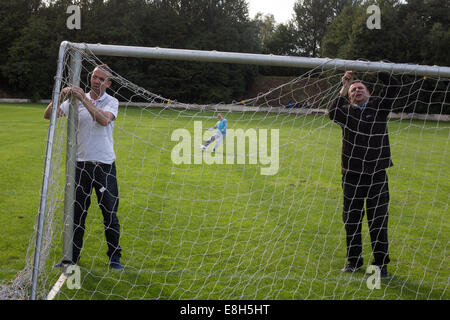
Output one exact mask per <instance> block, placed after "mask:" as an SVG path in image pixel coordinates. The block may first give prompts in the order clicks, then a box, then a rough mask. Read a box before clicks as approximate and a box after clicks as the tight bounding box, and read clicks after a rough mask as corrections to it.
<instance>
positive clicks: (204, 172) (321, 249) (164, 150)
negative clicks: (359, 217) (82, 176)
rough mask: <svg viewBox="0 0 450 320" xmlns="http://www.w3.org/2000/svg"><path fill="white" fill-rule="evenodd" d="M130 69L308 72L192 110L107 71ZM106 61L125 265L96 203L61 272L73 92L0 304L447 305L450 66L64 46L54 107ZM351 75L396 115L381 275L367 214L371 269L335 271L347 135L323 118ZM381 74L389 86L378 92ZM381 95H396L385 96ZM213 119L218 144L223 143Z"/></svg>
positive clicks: (72, 201)
mask: <svg viewBox="0 0 450 320" xmlns="http://www.w3.org/2000/svg"><path fill="white" fill-rule="evenodd" d="M111 57H114V58H113V59H111ZM133 58H140V59H143V58H148V59H163V60H165V61H172V62H173V63H177V62H176V60H180V61H191V62H195V63H200V64H204V65H205V66H207V65H209V64H217V63H222V64H226V65H230V66H232V65H236V64H239V65H251V66H276V67H289V68H299V69H301V70H303V71H304V72H303V73H302V74H301V75H300V76H298V77H290V78H286V79H283V83H278V84H276V85H274V86H273V87H271V88H269V89H268V90H267V91H266V92H260V93H257V94H255V95H254V96H252V97H236V99H235V101H234V102H228V101H227V102H223V101H217V103H214V104H202V103H197V104H196V103H192V102H191V101H190V102H189V103H185V102H183V101H176V100H174V99H173V97H168V96H166V95H165V94H164V93H163V92H155V91H154V90H153V89H152V88H147V87H142V86H140V85H139V84H135V83H133V82H131V81H129V80H127V77H129V76H128V75H127V74H126V72H125V73H124V72H120V74H119V73H117V72H116V71H115V70H116V68H115V65H114V61H119V60H120V59H123V61H128V59H133ZM123 61H122V62H121V63H122V64H123V63H126V62H123ZM155 61H156V60H155ZM158 61H159V60H158ZM103 64H107V65H108V66H109V68H110V69H111V74H110V80H111V82H112V84H111V86H110V87H109V89H108V90H107V93H108V94H109V95H110V96H112V97H114V98H116V99H117V100H118V101H119V109H118V115H117V117H116V119H115V121H114V122H113V128H114V131H113V136H114V151H115V155H116V159H115V163H116V166H117V182H118V190H119V192H118V193H119V197H118V202H119V205H118V211H117V217H118V220H119V224H120V247H121V248H122V257H121V263H122V265H123V267H124V268H123V269H122V270H114V269H111V268H110V266H109V260H108V256H107V254H106V252H107V250H108V243H107V241H106V239H105V231H104V229H105V226H104V221H103V216H102V211H101V210H100V208H99V205H98V203H97V201H98V199H97V197H96V194H95V192H93V193H92V195H91V205H90V207H89V211H88V214H87V217H86V223H85V230H84V241H83V247H82V248H81V258H80V260H79V262H78V263H77V264H76V265H71V264H63V267H62V268H55V267H54V265H55V264H57V263H59V262H61V261H63V262H64V261H70V260H71V257H72V254H73V253H72V250H73V237H74V235H73V230H74V222H73V220H74V206H75V205H76V201H77V197H76V196H75V194H76V193H75V188H76V185H77V183H78V182H77V181H76V177H75V176H76V173H75V170H76V169H75V166H76V162H77V139H78V138H77V137H79V135H80V131H79V128H80V127H79V126H78V114H77V108H76V107H75V106H76V105H77V104H76V99H75V98H74V97H69V99H70V104H71V105H72V108H69V114H68V115H67V117H59V116H58V111H57V108H53V110H52V114H51V117H50V122H49V129H48V142H47V150H46V154H45V161H44V170H43V179H42V189H41V202H40V204H39V213H38V215H37V217H36V226H35V232H34V234H33V235H32V236H31V235H30V237H31V240H30V244H29V249H28V255H27V257H26V265H25V268H24V269H23V270H22V271H21V272H19V274H18V276H17V278H16V279H15V280H14V281H13V282H11V283H7V284H2V286H1V290H0V292H1V296H2V298H11V299H19V298H24V299H155V300H158V299H170V300H174V299H189V300H196V299H207V300H218V299H236V300H251V299H258V300H259V299H273V300H276V299H283V300H289V299H293V300H299V299H448V298H449V297H450V296H449V293H448V286H449V279H450V270H449V265H450V261H449V255H448V239H449V237H450V229H449V222H448V220H449V219H448V216H449V200H450V198H449V194H450V181H449V176H448V173H449V172H450V163H449V161H448V159H449V158H450V150H449V140H450V122H449V115H450V94H449V83H450V81H449V80H450V68H449V67H443V66H442V67H439V66H423V65H410V64H396V63H388V62H371V61H357V60H355V61H349V60H340V59H326V58H303V57H292V56H291V57H289V56H275V55H262V54H248V53H231V52H218V51H198V50H182V49H166V48H143V47H130V46H117V45H102V44H84V43H70V42H63V43H62V44H61V47H60V52H59V58H58V62H57V74H56V77H55V85H54V91H53V95H52V103H53V105H54V106H55V105H60V103H61V102H62V101H59V100H60V99H59V97H60V93H61V90H62V89H63V88H65V87H67V86H79V87H81V88H82V89H83V90H85V91H86V92H88V91H89V90H90V86H91V82H90V81H91V80H90V79H91V76H92V71H93V70H94V68H95V67H96V66H98V65H103ZM349 70H352V71H354V74H353V76H354V79H358V80H360V81H362V83H363V84H364V85H365V86H366V87H367V89H368V91H369V92H370V95H371V97H373V98H378V99H386V100H390V102H391V105H392V109H391V110H390V112H389V114H388V116H387V119H388V133H389V141H390V150H391V158H392V162H393V164H394V165H393V166H392V167H390V168H389V169H387V172H388V177H389V198H390V200H389V207H388V212H389V221H388V224H387V232H388V242H389V256H390V263H389V264H388V270H389V273H390V278H388V279H383V278H382V277H379V275H380V274H379V273H377V270H376V269H373V268H368V267H369V266H370V265H371V261H372V260H373V254H374V253H373V248H377V246H376V243H374V242H373V241H371V237H370V232H369V224H368V221H367V215H365V216H364V219H363V221H362V224H361V228H362V229H361V231H360V233H359V235H360V237H361V240H362V257H363V258H364V262H365V263H364V266H363V268H362V269H361V270H359V271H357V272H352V273H347V272H342V271H341V269H342V268H343V267H344V266H345V265H346V263H347V243H346V229H345V224H344V221H343V201H344V199H343V197H344V196H343V190H342V174H341V164H342V163H341V161H342V158H341V152H342V143H343V136H342V132H343V129H348V128H350V124H349V123H344V124H342V126H339V125H337V124H336V123H335V122H333V121H332V119H330V116H329V112H328V108H329V106H330V105H331V104H332V103H333V101H334V100H335V99H336V97H337V96H338V94H339V91H340V90H341V88H342V77H343V75H344V73H345V72H346V71H349ZM174 72H175V74H174V75H173V76H174V77H176V76H177V75H176V71H174ZM381 74H387V75H388V78H389V79H395V81H393V80H389V81H388V82H386V81H383V79H384V77H382V76H381ZM141 76H142V77H145V76H148V77H151V76H152V75H151V74H148V75H145V74H144V75H141ZM200 76H201V75H200ZM156 81H157V80H156ZM207 81H208V79H205V82H207ZM386 88H391V89H395V90H394V91H393V92H395V94H394V95H393V96H390V97H386V96H384V95H383V92H385V90H386ZM219 114H220V116H219ZM221 117H222V118H224V119H226V121H227V126H226V129H225V130H226V135H224V134H223V133H224V131H222V133H220V131H221V130H222V129H221V128H223V127H221V126H222V125H223V124H221V123H220V122H218V121H219V120H220V119H221ZM375 117H376V119H375V120H367V119H366V120H364V121H363V120H361V119H359V120H358V119H356V118H352V116H351V115H349V118H347V119H349V120H348V121H349V122H350V121H353V122H354V121H357V123H356V125H357V126H358V127H359V126H366V127H367V125H368V124H369V126H371V125H374V126H376V123H377V121H382V120H380V119H379V118H378V114H375ZM370 121H372V122H370ZM208 129H211V130H208ZM218 131H219V133H218ZM211 137H214V138H212V139H211ZM219 138H220V139H219ZM366 138H367V139H369V140H370V139H372V138H371V137H369V136H367V137H366ZM367 139H366V140H367ZM373 139H375V138H373ZM208 140H211V143H210V144H209V143H206V144H205V142H206V141H208ZM366 140H364V141H366ZM358 141H359V140H358ZM361 141H362V140H361ZM218 142H220V143H218ZM353 143H354V144H355V146H356V147H358V143H361V142H356V141H353ZM208 144H209V145H208ZM201 146H202V147H201ZM213 149H214V150H213ZM367 210H370V208H369V207H368V208H367ZM366 268H367V269H366Z"/></svg>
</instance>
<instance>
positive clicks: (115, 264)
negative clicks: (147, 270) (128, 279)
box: [109, 256, 123, 270]
mask: <svg viewBox="0 0 450 320" xmlns="http://www.w3.org/2000/svg"><path fill="white" fill-rule="evenodd" d="M109 267H110V268H111V269H115V270H123V265H122V264H121V263H120V258H119V257H117V256H113V257H111V259H110V260H109Z"/></svg>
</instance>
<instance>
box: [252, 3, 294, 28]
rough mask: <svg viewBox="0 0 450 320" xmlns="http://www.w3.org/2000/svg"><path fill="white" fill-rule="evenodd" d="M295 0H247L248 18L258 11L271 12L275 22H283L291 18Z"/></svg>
mask: <svg viewBox="0 0 450 320" xmlns="http://www.w3.org/2000/svg"><path fill="white" fill-rule="evenodd" d="M295 1H296V0H247V3H248V9H249V14H250V18H254V17H255V14H256V13H258V12H262V13H263V14H265V13H272V14H273V15H274V17H275V21H276V22H277V23H285V22H286V21H288V20H289V19H291V18H292V14H293V13H294V9H293V8H294V3H295Z"/></svg>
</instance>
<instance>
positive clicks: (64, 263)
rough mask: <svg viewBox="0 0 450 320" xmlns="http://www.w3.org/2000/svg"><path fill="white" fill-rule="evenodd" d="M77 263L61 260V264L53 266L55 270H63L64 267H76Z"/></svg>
mask: <svg viewBox="0 0 450 320" xmlns="http://www.w3.org/2000/svg"><path fill="white" fill-rule="evenodd" d="M75 264H76V263H74V262H73V261H67V260H61V261H60V262H58V263H57V264H55V265H54V266H53V268H63V267H64V266H68V265H75Z"/></svg>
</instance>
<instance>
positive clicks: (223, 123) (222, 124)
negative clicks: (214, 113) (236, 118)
mask: <svg viewBox="0 0 450 320" xmlns="http://www.w3.org/2000/svg"><path fill="white" fill-rule="evenodd" d="M227 125H228V121H227V119H225V118H224V119H222V120H219V121H217V123H216V125H215V127H216V128H217V132H218V133H220V134H222V135H224V136H225V135H226V134H227Z"/></svg>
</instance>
